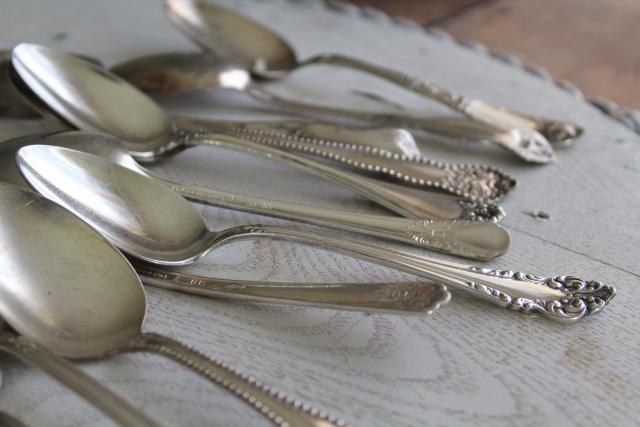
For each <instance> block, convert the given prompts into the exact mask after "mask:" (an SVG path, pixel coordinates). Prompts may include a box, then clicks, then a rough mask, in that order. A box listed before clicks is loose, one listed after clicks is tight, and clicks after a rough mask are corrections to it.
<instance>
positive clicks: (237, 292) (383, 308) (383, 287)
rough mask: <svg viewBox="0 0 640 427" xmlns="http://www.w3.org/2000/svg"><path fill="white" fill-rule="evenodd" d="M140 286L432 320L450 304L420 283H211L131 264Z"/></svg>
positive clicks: (440, 289)
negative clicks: (436, 311) (413, 315)
mask: <svg viewBox="0 0 640 427" xmlns="http://www.w3.org/2000/svg"><path fill="white" fill-rule="evenodd" d="M132 262H133V264H134V267H135V269H136V272H137V273H138V275H139V276H140V278H141V279H142V282H143V283H144V284H145V285H151V286H157V287H160V288H164V289H170V290H174V291H179V292H185V293H190V294H195V295H202V296H206V297H213V298H230V299H236V300H245V301H255V302H266V303H276V304H296V305H305V306H310V307H321V308H336V309H340V310H358V311H366V312H371V311H375V312H386V313H395V314H403V315H407V314H431V313H432V312H433V311H435V310H437V309H438V308H440V307H441V306H442V305H444V304H446V303H447V302H448V301H449V298H450V295H449V291H448V290H447V288H446V287H445V286H442V285H433V286H425V284H424V283H419V282H415V283H303V284H298V283H272V282H255V281H246V280H227V279H212V278H207V277H201V276H193V275H190V274H185V273H180V272H178V271H171V270H166V269H163V268H159V267H156V266H152V265H147V264H144V265H143V264H142V263H139V262H136V261H132Z"/></svg>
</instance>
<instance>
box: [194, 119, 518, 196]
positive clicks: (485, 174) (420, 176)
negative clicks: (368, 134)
mask: <svg viewBox="0 0 640 427" xmlns="http://www.w3.org/2000/svg"><path fill="white" fill-rule="evenodd" d="M199 123H202V121H199ZM205 130H206V131H210V132H213V133H217V134H225V135H231V136H234V137H237V138H242V139H245V140H248V141H253V142H256V143H259V144H261V145H270V146H272V147H275V148H279V149H282V150H285V151H289V152H300V153H303V154H310V155H313V156H317V157H324V158H327V159H330V160H333V161H336V162H339V163H344V164H346V165H348V166H350V167H353V168H357V169H360V170H362V171H363V172H364V173H376V174H379V175H383V176H387V177H388V178H391V179H395V180H399V181H400V183H401V184H402V183H408V184H410V185H414V186H416V185H417V186H421V187H424V188H432V189H437V190H440V191H445V192H447V193H450V194H452V195H455V196H457V197H461V198H463V199H465V200H474V201H476V200H479V201H493V200H498V199H500V198H502V197H503V196H504V195H505V194H506V193H507V192H508V191H509V190H511V189H512V188H513V187H514V186H515V183H516V181H515V180H514V179H513V178H511V177H510V176H508V175H507V174H505V173H504V172H502V171H500V170H499V169H497V168H495V167H491V166H486V165H479V164H463V163H458V164H452V163H444V162H440V161H435V160H431V159H427V158H424V157H420V156H413V157H408V156H405V155H402V154H397V153H391V152H390V151H387V150H379V149H377V150H375V151H374V150H357V148H356V150H357V151H356V150H354V149H353V148H355V147H349V146H348V145H347V144H342V145H340V144H338V143H334V144H332V143H331V142H327V141H324V140H317V139H310V138H305V137H304V136H296V135H292V134H291V133H290V132H283V131H278V130H274V129H273V128H271V127H267V126H265V125H262V126H260V125H252V124H238V123H235V124H234V123H230V124H224V123H220V122H217V123H216V122H212V123H211V124H210V125H209V126H207V127H206V129H205Z"/></svg>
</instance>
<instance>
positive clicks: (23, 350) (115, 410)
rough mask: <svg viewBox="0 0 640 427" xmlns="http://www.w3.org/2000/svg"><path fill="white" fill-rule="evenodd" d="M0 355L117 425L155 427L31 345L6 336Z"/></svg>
mask: <svg viewBox="0 0 640 427" xmlns="http://www.w3.org/2000/svg"><path fill="white" fill-rule="evenodd" d="M0 351H4V352H7V353H9V354H12V355H13V356H15V357H17V358H19V359H21V360H23V361H24V362H26V363H28V364H30V365H32V366H34V367H36V368H38V369H40V370H41V371H43V372H45V373H46V374H47V375H49V376H50V377H52V378H54V379H56V380H57V381H59V382H61V383H62V384H64V385H66V386H67V387H69V388H70V389H72V390H73V391H75V392H76V393H77V394H78V395H79V396H81V397H82V398H84V399H85V400H87V401H88V402H90V403H91V404H93V405H94V406H95V407H96V408H98V409H100V410H101V411H102V412H104V413H105V414H106V415H108V416H109V417H111V418H112V419H113V420H115V421H117V422H118V423H119V424H120V425H123V426H128V427H157V426H158V424H156V423H155V422H153V421H151V420H150V419H148V418H147V417H146V416H144V415H142V414H141V413H140V412H138V411H136V410H135V409H133V408H132V407H131V406H129V404H128V403H126V402H125V401H123V400H122V399H120V398H119V397H117V396H116V395H115V394H113V393H112V392H111V391H109V390H108V389H106V388H105V387H103V386H101V385H100V384H98V383H97V382H95V381H94V380H93V379H92V378H91V377H89V376H88V375H86V374H85V373H84V372H82V371H81V370H79V369H78V368H76V367H75V366H73V365H72V364H71V363H69V362H67V361H66V360H65V359H63V358H61V357H58V356H56V355H54V354H53V353H50V352H48V351H46V350H44V349H42V348H41V347H39V346H37V345H36V344H34V343H31V342H28V341H25V340H24V339H22V338H20V337H16V336H13V335H10V334H9V333H5V334H4V335H3V336H2V337H0Z"/></svg>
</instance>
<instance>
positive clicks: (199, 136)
mask: <svg viewBox="0 0 640 427" xmlns="http://www.w3.org/2000/svg"><path fill="white" fill-rule="evenodd" d="M178 132H179V135H180V137H182V138H183V139H184V143H185V144H187V145H192V146H193V145H205V146H214V147H226V148H230V149H234V150H238V151H243V152H246V153H249V154H254V155H258V156H262V157H266V158H268V159H274V160H280V161H283V162H286V163H289V164H291V165H293V166H297V167H299V168H302V169H304V170H307V171H309V172H312V173H314V174H316V175H319V176H322V177H324V178H326V179H328V180H329V181H333V182H335V183H337V184H340V185H343V186H345V187H349V188H351V189H352V190H354V191H356V192H358V193H360V194H362V195H364V196H365V197H367V198H369V199H370V200H373V201H374V202H376V203H378V204H380V205H382V206H384V207H386V208H388V209H390V210H392V211H393V212H396V213H397V214H399V215H402V216H405V217H407V218H430V217H431V216H432V215H433V214H430V212H433V210H434V209H437V207H435V208H434V206H433V204H432V203H431V202H430V201H429V200H426V199H425V198H423V197H418V196H416V195H415V194H412V193H410V192H408V191H404V189H403V188H402V187H400V186H397V185H393V184H389V183H385V182H380V181H378V180H375V179H372V178H367V177H365V176H362V175H358V174H354V173H350V172H346V171H342V170H339V169H336V168H334V167H331V166H328V165H325V164H322V163H319V162H316V161H314V160H310V159H307V158H305V157H302V156H299V155H296V154H292V153H288V152H286V151H283V150H279V149H277V148H272V147H269V146H266V145H262V144H257V143H255V142H251V141H247V140H244V139H240V138H235V137H232V136H228V135H220V134H214V133H208V132H206V131H205V132H203V131H202V130H197V129H181V130H179V131H178Z"/></svg>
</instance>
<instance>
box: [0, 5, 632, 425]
mask: <svg viewBox="0 0 640 427" xmlns="http://www.w3.org/2000/svg"><path fill="white" fill-rule="evenodd" d="M221 3H224V4H227V5H229V6H233V7H234V8H237V9H239V10H243V11H245V12H246V13H248V14H249V15H251V16H253V17H255V18H256V19H259V20H260V21H262V22H265V23H268V24H270V25H273V26H274V27H276V28H277V29H278V30H279V31H280V32H281V33H282V34H284V35H285V36H286V37H287V38H288V39H290V40H291V41H292V43H293V44H294V46H295V48H296V50H297V51H298V52H299V53H300V55H301V56H302V57H304V56H306V55H310V54H312V53H316V52H321V51H322V50H325V51H327V50H328V51H336V52H340V53H347V54H353V55H356V56H358V57H361V58H363V59H367V60H370V61H373V62H377V63H380V64H383V65H389V66H395V67H397V68H399V69H401V70H404V71H407V72H410V73H412V74H415V75H418V76H421V77H423V78H425V79H428V80H430V81H433V82H436V83H438V84H441V85H443V86H445V87H449V88H451V89H455V90H456V91H458V92H461V93H465V94H468V95H470V96H474V97H478V98H482V99H486V100H489V101H492V102H494V103H497V104H503V105H505V106H508V107H513V108H518V109H520V110H522V111H527V112H530V113H533V114H540V115H547V116H551V117H558V118H561V119H566V120H572V121H575V122H577V123H579V124H580V125H582V126H584V127H585V128H586V134H585V136H584V137H583V138H581V139H580V140H579V141H577V142H576V143H575V146H573V147H570V148H563V149H558V161H557V162H556V164H553V165H549V166H532V165H527V164H524V163H522V162H519V161H517V160H516V159H514V158H513V157H512V156H511V155H510V154H508V153H507V152H503V151H501V150H500V149H499V148H495V147H490V146H475V147H470V146H465V145H448V144H445V143H443V142H438V143H435V142H430V141H429V140H428V139H427V138H425V140H424V141H423V143H422V147H423V148H424V151H425V153H426V154H427V155H429V156H432V157H434V158H438V159H444V160H450V161H467V162H476V161H477V162H485V163H490V164H494V165H496V166H500V167H502V168H504V169H505V170H507V171H508V172H510V173H511V174H513V175H514V176H515V177H517V178H518V179H519V181H520V185H519V187H518V188H517V190H516V191H515V192H514V193H513V194H510V195H509V196H508V197H507V198H506V199H505V200H504V207H505V209H506V210H507V214H508V216H507V218H506V219H505V220H504V222H503V223H504V225H505V227H507V228H508V230H509V231H510V232H511V233H512V237H513V244H512V248H511V250H510V252H509V253H508V254H507V255H505V256H503V257H501V258H500V259H497V260H495V261H494V262H491V263H488V264H487V265H488V266H490V267H496V268H502V269H513V270H521V271H527V272H530V273H535V274H539V275H545V276H546V275H556V274H574V275H577V276H580V277H583V278H588V279H598V280H602V281H606V282H608V283H611V284H615V285H616V286H617V287H618V291H619V295H618V297H617V298H616V300H614V301H613V303H612V304H611V305H610V306H609V307H608V308H607V309H606V310H605V311H604V312H603V313H601V314H599V315H598V316H595V317H593V318H590V319H586V320H584V321H583V322H581V323H579V324H576V325H573V326H563V325H558V324H553V323H551V322H548V321H545V320H541V319H536V318H527V317H524V316H522V315H519V314H515V313H509V312H505V311H503V310H501V309H497V308H496V307H494V306H492V305H490V304H488V303H483V302H478V301H477V300H476V299H473V298H469V297H467V296H464V295H460V294H455V295H454V299H453V301H452V302H451V303H450V304H449V305H448V306H447V307H445V308H443V309H442V310H440V311H439V312H437V313H436V314H435V315H434V316H432V317H430V318H417V317H397V316H388V315H366V314H358V313H345V312H338V311H333V310H318V309H306V308H300V307H286V306H267V305H260V304H240V303H233V302H227V301H215V300H206V299H202V298H198V297H193V296H186V295H181V294H178V293H173V292H168V291H162V290H157V289H149V292H148V299H149V310H148V318H147V321H146V325H145V328H146V330H149V331H157V332H161V333H164V334H168V335H171V336H173V337H176V338H179V339H181V340H183V341H185V342H187V343H189V344H192V345H196V346H197V347H199V348H201V349H203V350H205V351H207V352H209V353H211V354H213V355H215V356H217V357H220V358H221V359H223V360H226V361H229V362H230V363H232V364H234V365H235V366H236V367H238V368H240V369H242V370H244V371H246V372H251V373H253V374H255V375H256V376H257V377H259V378H260V379H262V380H263V381H265V382H267V383H270V384H272V385H274V386H276V387H278V388H280V389H282V390H284V391H287V392H289V393H291V394H292V395H294V396H296V397H299V398H302V399H304V400H306V401H308V402H310V403H312V404H314V405H316V406H318V407H321V408H323V409H326V410H328V411H330V412H332V413H334V414H336V415H337V416H340V417H342V418H344V419H346V420H347V421H349V422H351V423H352V424H353V425H354V426H379V427H387V426H446V425H456V426H509V425H518V426H538V425H562V426H592V425H617V426H632V425H637V424H638V422H639V421H638V417H639V416H640V409H639V408H640V330H639V329H638V327H637V324H638V322H639V321H640V287H639V286H638V283H639V281H640V268H639V267H638V259H639V255H640V215H638V212H640V197H639V196H640V136H638V135H637V134H635V133H633V132H632V131H631V130H629V129H628V128H626V127H624V126H623V125H622V124H620V123H618V122H616V121H614V120H612V119H611V118H609V117H607V116H605V115H604V114H602V113H601V112H600V111H599V110H597V109H596V108H594V107H593V106H591V105H590V104H588V103H587V102H585V101H584V100H583V99H582V98H581V97H580V96H579V95H578V94H577V93H576V92H573V91H571V90H565V89H562V88H560V87H558V86H556V85H555V84H554V83H553V82H551V81H550V80H548V79H544V78H541V77H539V76H537V75H534V74H532V73H529V72H526V71H525V70H523V69H521V68H519V67H516V66H514V65H512V64H509V63H507V62H504V61H500V60H497V59H496V58H494V57H491V56H490V55H488V54H486V53H485V52H481V51H477V50H473V49H467V48H464V47H461V46H460V45H458V44H456V43H455V42H453V41H451V40H450V39H448V38H446V37H442V36H436V35H433V34H430V33H427V32H425V31H424V30H422V29H421V28H419V27H416V26H411V25H409V24H406V23H398V22H395V21H393V20H390V19H388V18H386V17H385V16H383V15H379V14H372V13H370V12H369V13H367V14H366V15H362V14H361V13H360V12H359V11H358V9H355V8H346V9H343V8H337V9H336V8H334V7H332V8H329V7H327V6H326V5H325V4H324V3H322V2H319V1H286V0H264V1H255V0H254V1H251V0H235V1H234V0H225V1H224V2H222V1H221ZM0 24H1V25H0V43H1V44H2V46H0V47H6V48H8V47H11V46H12V45H14V44H16V43H19V42H22V41H31V42H38V43H42V44H46V45H49V46H51V47H56V48H60V49H68V50H71V51H74V52H79V53H85V54H90V55H94V56H97V57H99V58H101V59H102V60H104V61H105V62H106V63H107V64H113V63H116V62H118V61H121V60H124V59H128V58H132V57H135V56H138V55H143V54H150V53H155V52H161V51H170V50H187V49H194V47H193V46H192V45H191V44H190V43H189V42H188V41H187V40H186V38H185V37H183V36H182V35H181V34H179V33H178V32H177V31H175V30H174V29H173V28H172V27H171V25H170V24H169V23H168V21H167V20H166V19H165V18H164V16H163V11H162V3H161V2H160V1H158V0H144V1H142V0H141V1H137V2H126V1H123V0H118V1H115V0H114V1H110V2H100V1H95V0H94V1H79V0H61V1H58V2H47V1H35V0H20V1H19V0H8V1H7V0H5V1H4V2H3V4H2V7H1V8H0ZM273 87H274V90H278V91H282V92H283V93H293V94H295V95H296V96H301V97H304V98H307V99H309V100H316V101H317V102H320V101H323V102H324V100H325V99H326V97H329V96H331V97H335V98H333V99H337V101H336V102H337V103H339V104H341V105H351V106H360V107H362V108H371V109H376V108H384V106H382V105H377V104H376V103H375V102H374V101H372V100H370V99H365V98H362V97H360V96H358V95H354V94H353V93H352V92H350V91H349V89H351V88H358V89H361V90H367V91H378V92H380V93H384V94H385V95H386V96H389V97H393V98H394V99H395V100H396V101H398V102H400V103H403V104H406V105H407V106H410V107H411V108H415V109H421V110H422V111H424V112H425V114H443V113H444V114H450V113H449V112H448V111H447V110H445V109H443V108H442V107H440V106H437V105H434V104H432V103H429V102H425V101H424V100H421V99H419V98H417V97H415V96H411V95H408V94H404V93H402V92H401V91H398V90H396V89H395V88H393V87H391V86H389V85H387V84H385V83H382V82H379V81H377V80H376V79H373V78H367V77H363V76H362V75H361V74H358V73H355V72H350V71H346V70H339V69H335V68H328V67H314V68H310V69H307V70H301V71H299V72H297V73H295V74H294V75H292V76H291V78H289V79H287V80H286V81H285V82H282V83H277V84H276V85H274V86H273ZM320 98H321V99H320ZM161 101H162V102H163V103H164V104H165V105H166V106H167V108H169V109H171V110H173V111H180V112H184V113H193V114H198V115H200V116H216V117H238V113H237V108H238V107H240V106H244V107H253V108H254V109H255V115H256V116H264V115H266V114H267V113H268V112H265V108H264V106H260V105H257V104H254V103H253V102H252V101H249V100H247V99H245V98H243V97H240V96H232V95H230V94H223V95H221V94H215V95H213V94H199V95H192V96H183V97H180V98H178V99H167V98H165V99H162V100H161ZM17 126H18V124H17V123H16V122H8V121H2V122H0V134H1V135H9V134H15V132H17V130H16V129H17ZM154 170H155V171H157V172H158V173H162V174H165V175H167V176H169V177H172V178H180V179H184V180H185V181H190V182H194V183H200V184H210V185H214V184H215V185H216V186H217V187H218V188H223V189H228V190H238V191H240V190H241V191H244V192H245V193H250V194H261V195H266V196H271V197H274V198H275V197H280V198H287V199H289V200H294V201H301V202H307V203H317V204H322V205H325V206H336V207H344V208H349V209H353V210H361V211H368V212H383V211H382V210H379V209H377V208H375V207H374V206H372V205H371V204H369V203H367V202H366V201H364V200H362V199H361V198H359V197H357V196H355V195H354V194H352V193H351V192H350V191H348V190H345V189H341V188H338V187H336V186H334V185H332V184H328V183H326V182H324V181H322V180H320V179H318V178H316V177H313V176H311V175H309V174H306V173H304V172H301V171H299V170H296V169H292V168H290V167H285V166H282V165H280V164H277V163H273V162H269V161H266V160H262V159H256V158H253V157H250V156H246V155H241V154H236V153H233V152H226V151H213V150H207V149H206V148H202V149H191V150H187V151H185V152H183V153H181V154H179V155H178V156H176V157H175V158H172V159H170V160H167V161H166V162H164V163H163V164H161V165H158V166H155V167H154ZM201 210H202V212H203V213H204V215H205V216H206V218H207V219H208V221H209V224H210V225H211V228H214V229H217V228H223V227H226V226H232V225H240V224H246V223H256V222H262V223H277V224H287V222H286V221H280V220H275V219H270V218H267V217H259V216H256V215H251V214H245V213H238V212H233V211H228V210H223V209H215V208H205V207H201ZM537 211H544V212H546V213H548V214H549V219H540V218H537V217H535V215H533V213H534V212H537ZM334 234H336V235H339V234H340V233H338V232H335V233H334ZM371 241H372V242H373V241H375V240H373V239H371ZM378 242H379V241H378ZM385 244H386V243H385ZM434 256H439V257H443V256H442V255H438V254H435V255H434ZM34 262H37V261H36V260H34ZM188 270H189V271H197V272H201V273H206V274H211V275H214V274H215V275H219V276H221V277H236V278H240V277H242V278H254V279H268V280H287V281H294V280H296V281H309V280H315V281H339V280H342V281H374V280H376V281H379V280H410V279H414V278H413V277H411V276H409V275H406V274H400V273H396V272H394V271H392V270H389V269H385V268H382V267H377V266H374V265H372V264H369V263H366V262H363V261H354V260H350V259H348V258H346V257H344V256H339V255H335V254H331V253H329V252H327V251H323V250H319V249H315V248H309V247H304V246H301V245H298V244H289V243H286V242H269V241H256V242H243V243H238V244H234V245H232V246H229V247H226V248H223V249H220V250H216V251H214V252H213V253H211V254H210V255H209V256H207V257H206V259H205V260H204V261H203V263H202V264H200V265H199V266H197V267H192V268H189V269H188ZM0 363H1V364H2V370H3V374H4V383H3V385H2V389H0V410H5V411H8V412H9V413H11V414H13V415H15V416H19V417H20V418H21V419H23V420H24V421H25V422H26V423H27V424H28V425H30V426H34V427H37V426H48V427H57V426H79V427H80V426H82V427H96V426H107V425H113V424H112V423H111V421H110V420H108V419H106V418H105V417H104V416H102V415H101V414H100V413H98V412H97V411H95V410H94V409H92V408H91V407H90V406H88V405H87V404H85V403H83V402H82V401H81V400H80V399H78V397H77V396H75V395H73V394H71V393H70V392H68V391H67V390H66V389H64V388H62V387H60V386H58V385H57V384H55V383H54V382H52V381H50V380H49V379H47V378H45V377H44V376H43V375H41V374H40V373H38V372H37V371H35V370H33V369H30V368H27V367H25V366H23V365H22V364H20V363H18V362H17V361H16V360H14V359H11V358H8V357H2V358H0ZM80 366H81V367H82V369H83V370H85V371H86V372H88V373H90V374H91V375H92V376H94V377H95V378H97V379H99V380H100V381H102V382H104V383H105V384H106V385H108V386H109V387H110V388H111V389H112V390H114V391H116V392H118V393H121V394H122V396H124V397H126V398H127V399H130V400H131V401H132V402H134V403H135V405H136V406H137V407H138V408H140V409H142V410H143V411H145V412H146V413H148V414H149V415H151V416H153V417H154V418H155V419H157V420H158V421H160V422H162V423H163V424H164V425H167V426H185V427H186V426H238V427H240V426H253V425H255V426H262V425H266V423H265V422H264V421H263V420H262V419H261V418H260V417H259V416H258V415H257V414H255V413H254V412H253V411H251V410H249V409H248V408H247V407H245V406H244V405H243V404H242V403H239V402H237V401H236V399H235V398H233V397H231V396H229V395H228V394H227V393H226V392H224V391H221V390H220V389H217V388H215V387H213V386H210V385H209V384H207V383H205V382H204V381H202V380H201V379H199V378H198V377H196V376H194V375H192V374H191V373H188V372H186V371H184V370H182V369H180V368H177V367H176V366H175V365H174V364H172V363H171V362H169V361H165V360H163V359H159V358H157V357H155V356H145V355H123V356H118V357H113V358H111V359H109V360H105V361H100V362H87V363H82V364H80Z"/></svg>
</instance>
